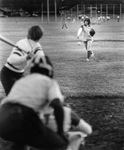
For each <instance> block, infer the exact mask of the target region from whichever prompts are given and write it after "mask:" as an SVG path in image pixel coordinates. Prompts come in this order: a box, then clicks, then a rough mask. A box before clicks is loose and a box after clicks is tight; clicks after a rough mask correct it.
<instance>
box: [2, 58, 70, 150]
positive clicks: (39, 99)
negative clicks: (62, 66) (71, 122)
mask: <svg viewBox="0 0 124 150" xmlns="http://www.w3.org/2000/svg"><path fill="white" fill-rule="evenodd" d="M30 73H31V74H29V75H27V76H25V77H23V78H21V79H19V80H18V81H16V82H15V84H14V86H13V87H12V89H11V91H10V93H9V94H8V96H7V97H6V98H4V99H3V100H2V102H1V106H0V137H1V138H3V139H4V140H7V141H11V142H14V143H15V144H14V145H13V147H12V150H24V149H25V146H27V145H28V146H31V147H34V148H38V149H64V150H65V149H66V147H67V145H68V140H67V138H66V136H65V135H64V130H63V120H64V111H63V106H62V104H63V101H64V98H63V95H62V93H61V90H60V87H59V85H58V83H57V81H56V80H55V79H53V65H52V63H51V61H50V59H49V57H48V56H34V58H33V59H32V62H31V69H30ZM49 107H51V108H52V109H53V111H54V115H55V120H56V122H57V132H54V131H52V130H51V129H50V128H48V127H47V126H46V125H45V124H44V122H42V121H41V118H40V117H41V116H44V113H45V111H46V110H48V109H49Z"/></svg>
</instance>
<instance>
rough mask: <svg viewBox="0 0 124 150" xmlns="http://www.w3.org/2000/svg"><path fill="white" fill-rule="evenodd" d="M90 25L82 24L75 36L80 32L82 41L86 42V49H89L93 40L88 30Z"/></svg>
mask: <svg viewBox="0 0 124 150" xmlns="http://www.w3.org/2000/svg"><path fill="white" fill-rule="evenodd" d="M91 28H92V27H91V26H85V25H82V26H81V27H80V28H79V30H78V33H77V37H79V36H80V35H81V34H82V41H83V42H87V49H86V50H91V46H92V42H93V37H92V36H91V35H90V30H91Z"/></svg>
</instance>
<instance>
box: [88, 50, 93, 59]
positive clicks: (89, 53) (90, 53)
mask: <svg viewBox="0 0 124 150" xmlns="http://www.w3.org/2000/svg"><path fill="white" fill-rule="evenodd" d="M91 55H92V52H91V51H87V58H88V59H90V57H91Z"/></svg>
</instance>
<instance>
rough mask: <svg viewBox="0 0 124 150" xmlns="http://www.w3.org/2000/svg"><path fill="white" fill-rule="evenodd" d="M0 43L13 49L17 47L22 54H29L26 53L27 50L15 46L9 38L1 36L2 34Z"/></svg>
mask: <svg viewBox="0 0 124 150" xmlns="http://www.w3.org/2000/svg"><path fill="white" fill-rule="evenodd" d="M0 41H2V42H4V43H6V44H8V45H10V46H12V47H16V48H17V49H18V50H19V51H22V52H25V53H28V52H26V51H25V50H23V49H22V48H20V47H18V46H17V45H15V44H14V43H13V42H12V41H11V40H9V39H8V38H6V37H5V36H3V35H1V34H0Z"/></svg>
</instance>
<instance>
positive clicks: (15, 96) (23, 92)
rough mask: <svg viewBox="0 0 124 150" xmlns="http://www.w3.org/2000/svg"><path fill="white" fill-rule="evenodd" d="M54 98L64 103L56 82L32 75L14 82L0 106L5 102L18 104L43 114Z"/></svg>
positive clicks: (43, 76)
mask: <svg viewBox="0 0 124 150" xmlns="http://www.w3.org/2000/svg"><path fill="white" fill-rule="evenodd" d="M55 98H59V99H60V101H61V102H63V101H64V97H63V95H62V93H61V91H60V87H59V85H58V83H57V81H56V80H54V79H51V78H49V77H47V76H45V75H41V74H39V73H33V74H31V75H28V76H25V77H23V78H21V79H20V80H18V81H16V83H15V84H14V85H13V88H12V89H11V92H10V93H9V95H8V96H7V97H6V98H5V99H3V100H2V103H1V105H3V104H5V103H7V102H13V103H18V104H22V105H24V106H27V107H30V108H32V109H33V110H34V111H36V112H38V113H39V114H43V113H44V111H45V109H47V106H48V105H49V103H50V102H51V101H52V100H53V99H55Z"/></svg>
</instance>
